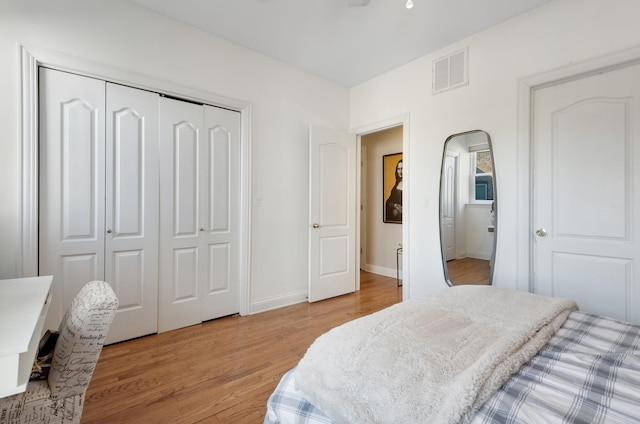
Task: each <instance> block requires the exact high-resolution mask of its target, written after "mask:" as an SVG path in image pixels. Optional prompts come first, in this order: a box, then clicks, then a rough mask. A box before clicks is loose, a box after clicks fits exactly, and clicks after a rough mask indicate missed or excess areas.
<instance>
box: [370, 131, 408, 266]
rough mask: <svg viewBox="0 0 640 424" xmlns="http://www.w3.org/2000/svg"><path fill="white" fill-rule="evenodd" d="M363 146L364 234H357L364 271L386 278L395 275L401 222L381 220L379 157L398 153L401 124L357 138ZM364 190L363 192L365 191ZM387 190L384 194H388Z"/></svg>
mask: <svg viewBox="0 0 640 424" xmlns="http://www.w3.org/2000/svg"><path fill="white" fill-rule="evenodd" d="M361 142H362V146H363V147H366V157H363V161H364V160H366V163H367V165H366V170H367V175H366V176H365V175H362V190H363V193H364V195H363V196H362V197H363V200H364V202H363V208H364V209H363V214H365V213H366V222H364V224H365V225H364V229H363V231H364V233H365V234H364V237H362V236H361V237H360V240H361V242H362V241H366V242H363V243H362V244H361V247H362V248H363V249H364V252H365V256H364V261H363V262H362V263H361V264H360V267H361V268H362V269H364V270H365V271H369V272H374V273H376V274H382V275H386V276H388V277H394V278H395V276H396V249H397V248H398V247H399V246H398V245H399V243H402V225H399V224H389V223H384V222H383V221H382V219H383V217H382V212H383V205H384V199H385V197H384V196H383V189H382V157H383V156H384V155H389V154H393V153H400V152H402V127H395V128H390V129H387V130H383V131H378V132H375V133H371V134H367V135H364V136H362V137H361ZM365 190H366V193H365ZM388 195H389V193H386V196H388Z"/></svg>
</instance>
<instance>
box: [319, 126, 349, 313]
mask: <svg viewBox="0 0 640 424" xmlns="http://www.w3.org/2000/svg"><path fill="white" fill-rule="evenodd" d="M356 165H357V164H356V137H355V135H352V134H348V133H343V132H340V131H336V130H332V129H329V128H322V127H312V128H310V130H309V302H315V301H318V300H322V299H327V298H329V297H334V296H339V295H341V294H345V293H351V292H353V291H355V287H356V240H355V237H356V207H357V201H356Z"/></svg>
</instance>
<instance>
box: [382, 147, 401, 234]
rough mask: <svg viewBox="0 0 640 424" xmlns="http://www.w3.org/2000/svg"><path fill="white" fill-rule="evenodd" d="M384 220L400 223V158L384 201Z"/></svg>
mask: <svg viewBox="0 0 640 424" xmlns="http://www.w3.org/2000/svg"><path fill="white" fill-rule="evenodd" d="M384 222H392V223H402V159H400V160H399V161H398V162H397V163H396V168H395V183H394V184H393V187H391V191H390V192H389V197H387V200H386V202H385V208H384Z"/></svg>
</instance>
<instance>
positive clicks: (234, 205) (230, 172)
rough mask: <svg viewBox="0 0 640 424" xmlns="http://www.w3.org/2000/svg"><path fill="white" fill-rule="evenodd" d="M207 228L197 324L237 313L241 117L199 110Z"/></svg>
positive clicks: (212, 109)
mask: <svg viewBox="0 0 640 424" xmlns="http://www.w3.org/2000/svg"><path fill="white" fill-rule="evenodd" d="M204 128H205V129H206V142H207V143H206V144H207V148H206V151H207V152H208V154H207V156H206V158H204V159H205V160H206V167H205V168H204V169H205V170H206V172H205V174H206V178H204V179H203V180H204V181H203V185H204V186H205V191H206V197H205V199H206V201H207V203H206V204H205V205H204V206H205V213H206V215H205V216H203V218H204V222H205V223H206V226H205V231H204V232H203V234H201V237H202V238H203V243H204V245H202V251H203V253H204V254H206V256H204V257H203V260H202V264H201V265H202V266H201V269H200V273H201V275H203V276H204V280H205V281H203V290H202V293H203V294H202V316H201V317H200V318H201V319H200V321H206V320H209V319H213V318H219V317H223V316H226V315H231V314H235V313H237V312H239V311H240V195H239V194H240V128H241V124H240V113H238V112H234V111H231V110H227V109H222V108H219V107H213V106H207V105H205V106H204Z"/></svg>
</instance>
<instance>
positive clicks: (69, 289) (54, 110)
mask: <svg viewBox="0 0 640 424" xmlns="http://www.w3.org/2000/svg"><path fill="white" fill-rule="evenodd" d="M39 108H40V109H39V110H40V169H39V171H40V210H39V264H38V267H39V274H40V275H53V276H54V278H53V300H52V304H51V307H50V309H49V315H48V317H47V322H46V326H47V328H50V329H57V328H58V325H59V323H60V321H61V320H62V316H63V314H64V312H65V311H66V308H67V307H68V306H69V305H70V304H71V301H72V300H73V298H74V297H75V295H76V294H77V293H78V292H79V291H80V289H81V288H82V286H84V285H85V284H86V283H88V282H89V281H92V280H96V279H99V280H103V279H104V242H105V222H104V213H105V187H104V179H105V161H104V149H105V120H104V115H105V82H104V81H100V80H96V79H92V78H85V77H80V76H77V75H73V74H69V73H65V72H59V71H54V70H50V69H44V68H41V69H40V72H39Z"/></svg>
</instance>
